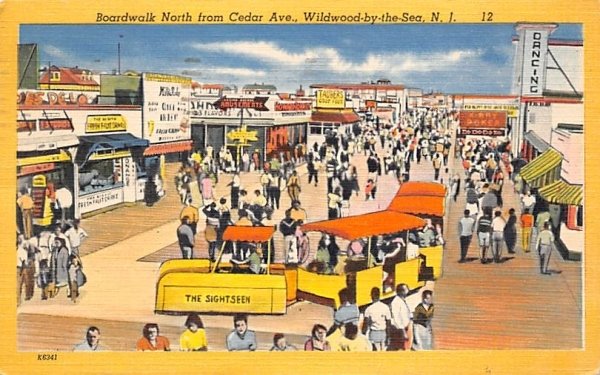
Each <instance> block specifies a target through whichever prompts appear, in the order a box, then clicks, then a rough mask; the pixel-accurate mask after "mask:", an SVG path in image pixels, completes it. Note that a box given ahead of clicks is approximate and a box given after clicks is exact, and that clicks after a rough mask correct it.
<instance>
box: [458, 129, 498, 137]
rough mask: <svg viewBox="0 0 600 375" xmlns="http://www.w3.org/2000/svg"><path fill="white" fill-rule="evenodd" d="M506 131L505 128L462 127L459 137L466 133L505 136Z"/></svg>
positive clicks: (482, 135) (483, 135)
mask: <svg viewBox="0 0 600 375" xmlns="http://www.w3.org/2000/svg"><path fill="white" fill-rule="evenodd" d="M505 134H506V131H505V130H504V129H476V128H475V129H460V131H459V134H458V135H459V137H464V136H466V135H474V136H481V137H504V135H505Z"/></svg>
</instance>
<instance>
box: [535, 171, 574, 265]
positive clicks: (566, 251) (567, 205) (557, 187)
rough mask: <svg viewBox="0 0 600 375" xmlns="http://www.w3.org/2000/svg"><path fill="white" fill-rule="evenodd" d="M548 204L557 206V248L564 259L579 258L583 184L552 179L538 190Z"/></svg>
mask: <svg viewBox="0 0 600 375" xmlns="http://www.w3.org/2000/svg"><path fill="white" fill-rule="evenodd" d="M538 193H539V195H540V197H541V198H542V199H544V200H545V201H546V202H548V204H549V205H550V206H553V205H554V206H558V207H557V210H558V216H557V218H556V219H557V220H556V221H557V223H555V224H558V225H555V226H554V227H555V230H556V231H557V232H558V236H557V245H558V246H557V248H558V249H559V251H560V252H561V254H562V255H563V257H564V258H565V259H569V260H581V255H582V253H583V249H584V240H585V238H584V232H583V185H572V184H569V183H567V182H565V181H563V180H557V181H554V182H553V183H551V184H548V185H546V186H544V187H542V188H540V189H539V191H538Z"/></svg>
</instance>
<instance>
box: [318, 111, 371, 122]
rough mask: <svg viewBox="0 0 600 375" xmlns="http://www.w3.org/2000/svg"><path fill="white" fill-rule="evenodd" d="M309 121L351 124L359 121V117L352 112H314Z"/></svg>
mask: <svg viewBox="0 0 600 375" xmlns="http://www.w3.org/2000/svg"><path fill="white" fill-rule="evenodd" d="M310 121H311V122H332V123H337V124H352V123H355V122H358V121H360V117H358V115H357V114H356V113H355V112H354V111H342V112H339V111H316V112H313V113H312V116H311V118H310Z"/></svg>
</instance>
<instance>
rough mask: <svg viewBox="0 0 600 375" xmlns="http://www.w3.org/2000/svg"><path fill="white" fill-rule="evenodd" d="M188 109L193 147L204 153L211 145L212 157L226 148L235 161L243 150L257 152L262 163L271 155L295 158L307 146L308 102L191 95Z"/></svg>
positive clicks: (272, 96) (274, 98) (269, 96)
mask: <svg viewBox="0 0 600 375" xmlns="http://www.w3.org/2000/svg"><path fill="white" fill-rule="evenodd" d="M190 108H191V109H190V113H191V117H192V139H193V142H194V144H193V148H194V149H198V150H200V151H201V152H204V151H205V150H206V147H208V146H211V147H212V149H213V156H214V157H218V156H219V151H220V150H221V149H223V148H225V149H227V150H229V152H230V153H231V155H232V158H233V160H234V162H236V163H237V162H238V161H239V160H240V159H241V157H242V155H243V154H244V153H247V154H248V156H250V157H251V156H252V154H255V153H257V154H258V155H259V160H260V162H261V163H263V162H265V161H266V160H270V158H272V157H273V156H276V157H283V159H284V160H297V159H299V158H298V157H297V155H298V153H299V152H301V151H300V149H301V148H303V149H305V148H306V138H307V135H306V132H307V131H306V126H307V124H308V122H309V120H310V113H311V102H310V101H307V100H282V99H280V98H279V96H278V95H265V96H256V97H255V96H235V97H221V98H215V97H192V99H191V101H190ZM298 145H301V146H302V147H299V146H298Z"/></svg>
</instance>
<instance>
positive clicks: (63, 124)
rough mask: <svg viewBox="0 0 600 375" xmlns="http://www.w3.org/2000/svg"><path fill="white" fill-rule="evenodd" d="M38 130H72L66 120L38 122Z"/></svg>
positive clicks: (71, 124) (71, 125)
mask: <svg viewBox="0 0 600 375" xmlns="http://www.w3.org/2000/svg"><path fill="white" fill-rule="evenodd" d="M39 122H40V130H73V123H72V122H71V120H70V119H68V118H57V119H49V120H39Z"/></svg>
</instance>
